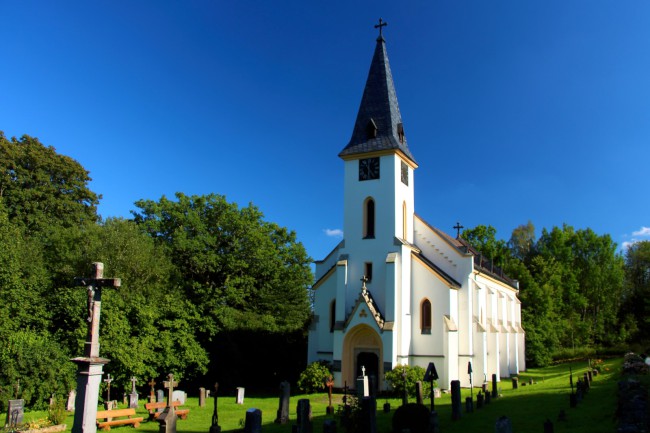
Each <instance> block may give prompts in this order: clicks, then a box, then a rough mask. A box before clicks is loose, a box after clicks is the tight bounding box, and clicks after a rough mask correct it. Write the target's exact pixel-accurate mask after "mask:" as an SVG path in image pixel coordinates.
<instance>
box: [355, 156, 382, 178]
mask: <svg viewBox="0 0 650 433" xmlns="http://www.w3.org/2000/svg"><path fill="white" fill-rule="evenodd" d="M373 179H379V158H364V159H360V160H359V180H373Z"/></svg>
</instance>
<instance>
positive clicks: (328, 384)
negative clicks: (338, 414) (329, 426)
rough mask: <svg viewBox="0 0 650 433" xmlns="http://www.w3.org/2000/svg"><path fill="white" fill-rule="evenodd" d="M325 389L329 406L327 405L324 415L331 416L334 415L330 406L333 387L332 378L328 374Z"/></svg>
mask: <svg viewBox="0 0 650 433" xmlns="http://www.w3.org/2000/svg"><path fill="white" fill-rule="evenodd" d="M325 387H326V388H327V396H328V398H329V404H328V405H327V410H326V411H325V413H326V414H328V415H332V414H333V413H334V406H332V388H333V387H334V378H333V377H332V375H331V374H330V375H329V377H328V378H327V381H326V382H325Z"/></svg>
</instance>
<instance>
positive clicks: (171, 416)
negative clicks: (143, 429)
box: [157, 373, 178, 433]
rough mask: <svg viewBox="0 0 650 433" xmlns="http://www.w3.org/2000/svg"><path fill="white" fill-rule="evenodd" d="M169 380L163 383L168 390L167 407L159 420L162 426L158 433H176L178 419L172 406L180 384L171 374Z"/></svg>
mask: <svg viewBox="0 0 650 433" xmlns="http://www.w3.org/2000/svg"><path fill="white" fill-rule="evenodd" d="M168 378H169V380H166V381H164V382H163V385H164V386H165V388H167V407H166V408H165V410H164V411H163V413H161V414H160V416H159V417H158V419H157V421H158V423H159V424H160V426H159V427H158V433H176V420H177V419H178V417H177V416H176V409H175V408H174V405H173V404H172V403H173V400H172V399H173V397H172V396H173V395H174V387H175V386H178V382H175V381H174V375H173V374H171V373H170V374H169V376H168Z"/></svg>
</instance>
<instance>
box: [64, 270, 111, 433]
mask: <svg viewBox="0 0 650 433" xmlns="http://www.w3.org/2000/svg"><path fill="white" fill-rule="evenodd" d="M92 268H93V276H92V277H90V278H75V280H74V281H75V284H76V285H78V286H83V287H84V288H85V289H86V292H87V295H88V296H87V299H88V304H87V308H88V309H87V311H88V317H87V319H86V320H87V322H88V329H87V334H86V335H87V339H86V344H85V345H84V354H83V356H80V357H77V358H73V359H72V362H74V363H75V364H77V397H78V398H77V399H75V412H74V423H73V425H72V433H96V432H97V403H98V399H99V385H100V384H101V380H102V374H103V371H102V370H103V368H104V364H107V363H108V362H109V360H108V359H106V358H101V357H100V356H99V324H100V320H99V319H100V314H101V306H102V289H105V288H110V287H113V288H114V287H120V284H121V282H120V279H119V278H103V276H104V264H103V263H100V262H96V263H93V264H92Z"/></svg>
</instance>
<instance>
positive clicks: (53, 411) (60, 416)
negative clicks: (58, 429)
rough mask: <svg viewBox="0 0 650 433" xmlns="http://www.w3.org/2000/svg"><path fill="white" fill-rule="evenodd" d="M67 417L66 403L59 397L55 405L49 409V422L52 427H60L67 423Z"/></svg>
mask: <svg viewBox="0 0 650 433" xmlns="http://www.w3.org/2000/svg"><path fill="white" fill-rule="evenodd" d="M66 416H67V414H66V413H65V401H64V400H63V398H59V397H57V398H56V401H55V403H54V404H53V405H52V406H50V407H49V408H48V409H47V420H48V421H49V422H51V423H52V425H59V424H63V423H64V422H65V418H66Z"/></svg>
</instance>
